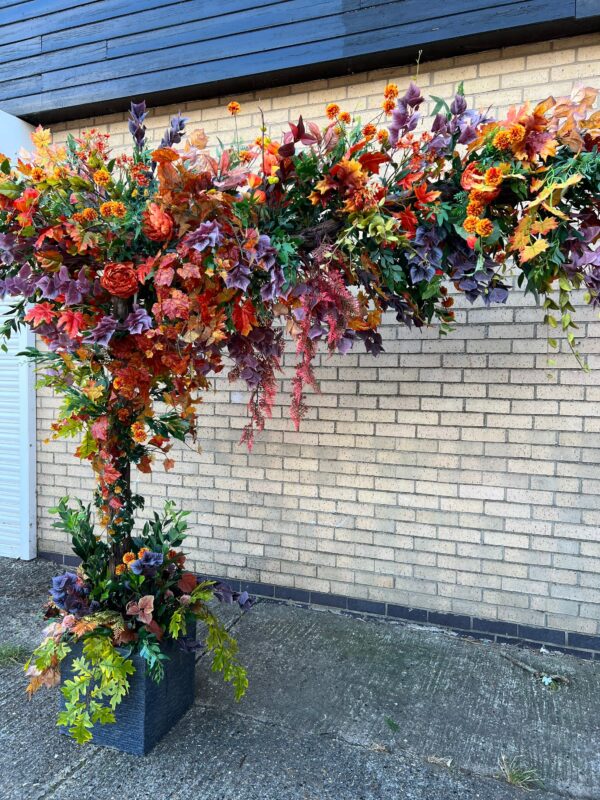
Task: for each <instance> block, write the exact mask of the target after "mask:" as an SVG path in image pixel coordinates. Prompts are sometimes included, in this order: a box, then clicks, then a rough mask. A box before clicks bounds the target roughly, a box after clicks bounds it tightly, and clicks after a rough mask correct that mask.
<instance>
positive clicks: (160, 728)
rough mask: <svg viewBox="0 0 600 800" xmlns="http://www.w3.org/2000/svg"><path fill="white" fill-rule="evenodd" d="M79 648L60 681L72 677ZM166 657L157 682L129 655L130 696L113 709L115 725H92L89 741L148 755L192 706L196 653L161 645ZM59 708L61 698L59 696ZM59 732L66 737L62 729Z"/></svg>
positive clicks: (64, 664) (66, 662)
mask: <svg viewBox="0 0 600 800" xmlns="http://www.w3.org/2000/svg"><path fill="white" fill-rule="evenodd" d="M81 651H82V645H81V644H76V645H74V646H73V648H72V650H71V652H70V653H69V655H68V656H67V657H66V658H65V659H64V661H63V662H62V664H61V682H62V681H64V680H68V679H69V678H72V677H73V672H72V669H71V665H72V662H73V659H75V658H78V657H80V656H81ZM163 652H164V653H165V654H166V655H168V656H169V660H168V661H163V665H164V668H165V675H164V678H163V679H162V681H161V682H160V683H156V682H155V681H153V680H152V678H150V677H149V676H148V675H146V674H145V667H146V662H145V661H144V659H143V658H141V657H140V656H139V655H137V654H135V655H132V656H131V660H132V661H133V666H134V667H135V673H134V674H133V675H130V676H129V693H128V694H127V695H126V696H125V697H124V698H123V700H122V701H121V702H120V703H119V705H118V706H117V708H116V710H115V717H116V722H115V723H114V724H108V725H100V724H97V725H94V727H93V729H92V737H93V738H92V741H93V743H94V744H98V745H103V746H104V747H114V748H116V749H117V750H121V751H123V752H125V753H133V754H134V755H138V756H142V755H145V754H146V753H148V752H149V751H150V750H151V749H152V748H153V747H154V745H155V744H157V742H158V741H159V740H160V739H162V737H163V736H164V735H165V734H166V733H167V731H169V730H170V729H171V728H172V727H173V725H175V723H176V722H178V721H179V720H180V719H181V717H182V716H183V715H184V714H185V712H186V711H188V709H190V708H191V706H192V705H193V703H194V678H195V668H196V657H195V653H193V652H187V651H184V650H182V649H181V647H180V646H179V645H178V644H176V643H174V642H169V643H167V644H165V645H164V647H163ZM60 708H61V711H62V710H63V708H64V697H63V695H62V692H61V694H60ZM59 730H60V731H61V733H66V734H68V728H65V727H63V726H61V727H60V729H59Z"/></svg>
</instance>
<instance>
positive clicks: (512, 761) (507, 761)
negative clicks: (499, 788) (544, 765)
mask: <svg viewBox="0 0 600 800" xmlns="http://www.w3.org/2000/svg"><path fill="white" fill-rule="evenodd" d="M498 766H499V768H500V772H499V773H498V775H497V776H496V777H498V778H501V779H502V780H505V781H506V783H508V784H510V785H511V786H517V787H518V788H519V789H524V790H525V791H526V792H532V791H533V790H534V789H539V788H541V787H542V786H543V783H542V780H541V778H540V776H539V774H538V772H537V770H535V769H533V768H532V767H527V766H525V764H524V763H523V760H522V758H521V756H512V757H510V758H509V757H508V756H507V755H505V754H504V753H502V754H501V755H500V759H499V761H498Z"/></svg>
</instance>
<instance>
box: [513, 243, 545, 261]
mask: <svg viewBox="0 0 600 800" xmlns="http://www.w3.org/2000/svg"><path fill="white" fill-rule="evenodd" d="M547 249H548V242H547V241H546V240H545V239H536V240H535V242H533V244H530V245H528V246H527V247H524V248H523V250H522V251H521V253H520V261H521V264H524V263H525V262H526V261H531V259H532V258H535V257H536V256H539V254H540V253H543V252H544V250H547Z"/></svg>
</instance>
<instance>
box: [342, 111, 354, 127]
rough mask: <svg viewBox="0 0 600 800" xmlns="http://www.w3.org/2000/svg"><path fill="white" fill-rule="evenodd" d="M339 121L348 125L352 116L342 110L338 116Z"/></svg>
mask: <svg viewBox="0 0 600 800" xmlns="http://www.w3.org/2000/svg"><path fill="white" fill-rule="evenodd" d="M339 120H340V122H343V123H344V124H345V125H349V124H350V123H351V122H352V117H351V116H350V114H349V113H348V112H347V111H342V113H341V114H340V116H339Z"/></svg>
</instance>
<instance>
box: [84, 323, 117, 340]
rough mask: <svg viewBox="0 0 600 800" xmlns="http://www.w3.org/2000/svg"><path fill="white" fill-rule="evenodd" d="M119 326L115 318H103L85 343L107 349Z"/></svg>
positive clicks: (86, 338)
mask: <svg viewBox="0 0 600 800" xmlns="http://www.w3.org/2000/svg"><path fill="white" fill-rule="evenodd" d="M118 326H119V321H118V320H117V319H115V318H114V317H109V316H106V317H103V318H102V319H101V320H100V322H99V323H98V324H97V325H96V327H95V328H92V330H91V331H90V332H89V333H88V335H87V336H86V337H85V338H84V340H83V341H84V342H88V343H89V344H101V345H104V347H106V346H107V344H108V343H109V342H110V340H111V339H112V337H113V333H114V332H115V331H116V330H117V328H118Z"/></svg>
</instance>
